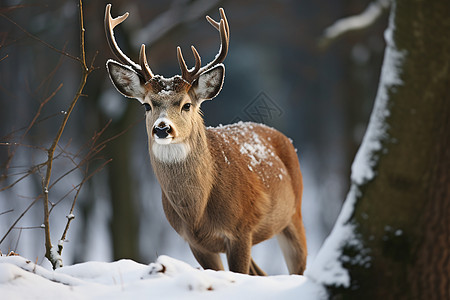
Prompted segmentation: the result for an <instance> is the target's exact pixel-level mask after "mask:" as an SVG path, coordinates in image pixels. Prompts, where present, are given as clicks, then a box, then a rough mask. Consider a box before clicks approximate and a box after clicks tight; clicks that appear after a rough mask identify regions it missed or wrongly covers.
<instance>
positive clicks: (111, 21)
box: [105, 4, 153, 81]
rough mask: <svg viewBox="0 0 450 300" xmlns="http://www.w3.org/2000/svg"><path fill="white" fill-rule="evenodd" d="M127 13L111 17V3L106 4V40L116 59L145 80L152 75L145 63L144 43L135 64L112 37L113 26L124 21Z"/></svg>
mask: <svg viewBox="0 0 450 300" xmlns="http://www.w3.org/2000/svg"><path fill="white" fill-rule="evenodd" d="M128 15H129V13H125V14H123V15H122V16H119V17H117V18H112V17H111V4H108V5H106V11H105V32H106V39H107V40H108V44H109V47H110V48H111V51H112V52H113V53H114V55H115V56H116V57H117V59H118V60H119V61H120V62H121V63H123V64H125V65H129V66H131V67H132V68H133V69H134V70H135V71H136V72H137V73H138V74H140V75H141V76H142V77H144V78H145V81H148V80H150V79H151V78H152V77H153V73H152V70H151V69H150V67H149V66H148V63H147V56H146V54H145V45H144V44H142V45H141V51H140V53H139V64H136V63H135V62H134V61H132V60H131V59H130V58H129V57H128V56H126V55H125V53H123V52H122V50H120V48H119V46H118V45H117V42H116V39H115V38H114V28H115V27H116V26H117V25H119V24H120V23H122V22H123V21H125V20H126V18H128Z"/></svg>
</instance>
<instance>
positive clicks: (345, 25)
mask: <svg viewBox="0 0 450 300" xmlns="http://www.w3.org/2000/svg"><path fill="white" fill-rule="evenodd" d="M390 5H391V0H376V1H375V2H371V3H370V4H369V5H368V6H367V8H366V9H365V10H364V11H363V12H362V13H360V14H359V15H355V16H350V17H346V18H342V19H339V20H337V21H336V22H334V23H333V24H332V25H331V26H329V27H327V28H326V29H325V30H324V33H323V36H322V37H321V38H320V41H319V46H320V47H321V48H326V47H328V46H329V45H330V44H331V43H332V42H333V41H335V40H336V39H338V38H339V37H341V36H343V35H344V34H346V33H348V32H351V31H359V30H363V29H365V28H368V27H370V26H371V25H372V24H374V23H375V21H376V20H378V18H380V17H381V16H382V15H383V14H384V12H386V11H387V10H388V9H389V7H390Z"/></svg>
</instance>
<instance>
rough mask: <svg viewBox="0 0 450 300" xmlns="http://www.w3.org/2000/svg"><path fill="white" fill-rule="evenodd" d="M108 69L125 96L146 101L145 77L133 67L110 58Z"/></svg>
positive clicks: (115, 84) (112, 79)
mask: <svg viewBox="0 0 450 300" xmlns="http://www.w3.org/2000/svg"><path fill="white" fill-rule="evenodd" d="M106 69H107V70H108V73H109V78H111V81H112V83H113V85H114V86H115V87H116V89H117V90H118V91H119V92H120V93H121V94H122V95H124V96H125V97H128V98H134V99H137V100H138V101H139V102H141V103H143V102H144V97H145V88H144V84H145V83H144V82H143V79H142V78H141V77H140V76H139V75H138V73H136V72H135V71H134V70H133V69H132V68H131V67H128V66H125V65H122V64H119V63H118V62H116V61H114V60H108V62H107V63H106Z"/></svg>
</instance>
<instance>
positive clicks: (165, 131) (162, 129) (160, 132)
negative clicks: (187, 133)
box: [153, 124, 172, 139]
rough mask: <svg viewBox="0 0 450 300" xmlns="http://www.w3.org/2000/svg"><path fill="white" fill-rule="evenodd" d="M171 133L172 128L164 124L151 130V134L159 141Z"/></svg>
mask: <svg viewBox="0 0 450 300" xmlns="http://www.w3.org/2000/svg"><path fill="white" fill-rule="evenodd" d="M171 131H172V128H171V127H170V126H169V125H166V124H159V125H158V126H155V127H154V128H153V134H156V136H157V137H158V138H160V139H165V138H166V137H167V136H168V135H169V133H170V132H171Z"/></svg>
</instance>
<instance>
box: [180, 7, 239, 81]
mask: <svg viewBox="0 0 450 300" xmlns="http://www.w3.org/2000/svg"><path fill="white" fill-rule="evenodd" d="M219 12H220V16H221V19H220V21H219V22H216V21H214V20H213V19H212V18H210V17H209V16H206V20H208V22H209V23H210V24H211V25H212V26H213V27H214V28H216V29H217V30H218V31H219V33H220V49H219V53H218V54H217V55H216V58H215V59H214V60H213V61H212V62H210V63H208V64H207V65H206V66H204V67H202V68H200V66H201V58H200V55H199V54H198V52H197V50H196V49H195V47H194V46H191V50H192V54H193V55H194V58H195V66H194V68H193V69H191V70H188V68H187V66H186V62H185V61H184V58H183V54H182V53H181V48H180V47H177V57H178V63H179V65H180V69H181V77H183V79H184V80H186V81H187V82H189V83H192V82H194V80H195V79H197V78H198V77H199V76H200V74H201V73H203V72H205V71H206V70H208V69H210V68H211V67H213V66H215V65H216V64H219V63H221V62H223V61H224V60H225V57H226V56H227V53H228V43H229V41H230V28H229V26H228V21H227V17H226V16H225V11H224V10H223V8H219Z"/></svg>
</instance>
